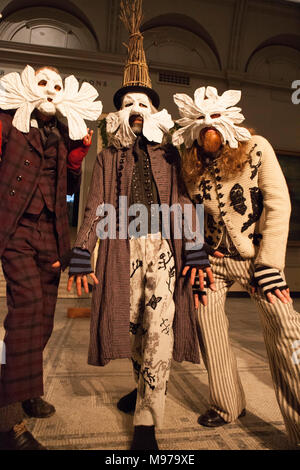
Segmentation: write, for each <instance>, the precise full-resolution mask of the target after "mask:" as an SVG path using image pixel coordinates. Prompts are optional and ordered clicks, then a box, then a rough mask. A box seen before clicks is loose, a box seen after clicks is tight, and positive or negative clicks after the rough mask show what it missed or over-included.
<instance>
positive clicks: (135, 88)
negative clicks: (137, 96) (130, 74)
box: [114, 85, 160, 110]
mask: <svg viewBox="0 0 300 470" xmlns="http://www.w3.org/2000/svg"><path fill="white" fill-rule="evenodd" d="M127 93H145V95H147V96H148V98H150V100H151V102H152V104H153V106H154V107H155V108H159V103H160V99H159V96H158V94H157V93H156V91H154V90H153V89H152V88H149V87H147V86H142V85H129V86H123V87H122V88H120V89H119V90H118V91H117V92H116V93H115V96H114V105H115V107H116V108H117V110H119V109H121V107H122V99H123V97H124V96H125V95H126V94H127Z"/></svg>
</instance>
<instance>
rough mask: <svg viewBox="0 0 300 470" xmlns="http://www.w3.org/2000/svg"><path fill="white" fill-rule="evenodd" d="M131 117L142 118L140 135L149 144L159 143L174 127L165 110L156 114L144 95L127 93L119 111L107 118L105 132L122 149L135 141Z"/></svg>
mask: <svg viewBox="0 0 300 470" xmlns="http://www.w3.org/2000/svg"><path fill="white" fill-rule="evenodd" d="M133 115H139V116H141V117H142V118H143V129H142V133H143V135H144V136H145V137H146V139H147V140H149V142H156V143H161V142H162V140H163V136H164V134H165V133H166V132H168V131H169V129H171V128H172V127H173V126H174V122H173V121H172V118H171V116H170V114H169V113H168V112H167V110H166V109H164V110H162V111H160V112H159V113H156V112H155V110H154V108H153V106H152V105H151V102H150V100H149V98H148V96H147V95H146V94H145V93H127V94H126V95H125V96H124V98H123V103H122V108H121V110H120V111H117V112H115V113H110V114H109V115H108V116H107V118H106V122H107V132H108V133H109V134H114V133H115V137H116V138H117V139H118V140H119V142H120V143H121V145H122V146H123V147H130V146H131V145H132V144H133V143H134V142H135V139H136V137H137V136H136V134H135V133H134V132H133V130H132V128H131V126H130V124H129V120H130V117H131V116H133Z"/></svg>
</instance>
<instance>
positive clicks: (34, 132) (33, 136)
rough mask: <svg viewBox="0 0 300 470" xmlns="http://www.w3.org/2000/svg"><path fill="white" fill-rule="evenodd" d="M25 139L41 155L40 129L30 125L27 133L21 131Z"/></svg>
mask: <svg viewBox="0 0 300 470" xmlns="http://www.w3.org/2000/svg"><path fill="white" fill-rule="evenodd" d="M23 135H24V137H25V139H26V140H27V141H28V142H29V145H30V146H31V147H33V148H34V149H35V150H36V151H37V152H38V153H39V154H40V156H41V157H42V156H43V153H44V151H43V146H42V140H41V135H40V131H39V130H38V129H37V128H36V127H31V128H30V131H29V132H28V134H25V133H23Z"/></svg>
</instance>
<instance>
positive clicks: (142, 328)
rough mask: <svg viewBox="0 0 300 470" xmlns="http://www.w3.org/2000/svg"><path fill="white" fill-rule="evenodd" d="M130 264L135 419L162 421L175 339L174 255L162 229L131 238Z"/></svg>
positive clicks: (137, 422) (147, 422) (136, 422)
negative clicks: (135, 399) (135, 400)
mask: <svg viewBox="0 0 300 470" xmlns="http://www.w3.org/2000/svg"><path fill="white" fill-rule="evenodd" d="M157 237H159V238H157ZM130 264H131V273H130V274H131V275H130V340H131V354H132V363H133V373H134V378H135V381H136V383H137V402H136V409H135V414H134V419H133V424H134V426H140V425H143V426H152V425H155V426H157V427H160V426H161V424H162V421H163V417H164V408H165V401H166V395H167V385H168V380H169V375H170V368H171V362H172V353H173V344H174V337H173V319H174V314H175V304H174V300H173V295H174V288H175V281H176V273H175V265H174V257H173V254H172V252H171V249H170V246H169V243H168V242H167V240H164V239H162V237H161V234H157V235H150V234H149V235H148V237H142V238H138V239H131V240H130Z"/></svg>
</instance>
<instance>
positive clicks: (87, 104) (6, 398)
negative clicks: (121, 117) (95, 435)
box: [0, 65, 102, 450]
mask: <svg viewBox="0 0 300 470" xmlns="http://www.w3.org/2000/svg"><path fill="white" fill-rule="evenodd" d="M97 96H98V93H97V91H96V90H95V88H94V87H92V86H91V85H90V84H88V83H84V84H83V85H82V87H81V89H80V90H79V83H78V81H77V79H76V78H75V77H74V76H70V77H68V78H66V80H65V84H63V80H62V78H61V76H60V74H59V72H58V71H57V69H55V68H53V67H41V68H39V69H38V70H37V71H35V70H34V69H33V68H32V67H31V66H29V65H28V66H27V67H26V68H25V69H24V70H23V72H22V73H21V75H20V74H18V73H10V74H7V75H5V76H4V77H3V78H2V79H1V81H0V108H1V111H0V124H1V128H2V129H1V130H2V132H1V164H0V182H1V184H0V250H1V251H0V256H1V261H2V268H3V273H4V276H5V280H6V283H7V306H8V314H7V316H6V319H5V321H4V328H5V338H4V344H5V350H6V358H5V363H4V364H2V366H1V381H0V448H1V449H7V450H38V449H44V447H43V446H42V445H41V444H40V443H39V442H38V441H37V440H36V439H35V438H34V437H33V436H32V434H31V433H30V432H29V431H28V430H27V429H26V427H25V424H24V423H23V413H24V411H25V412H26V414H27V415H28V416H30V417H36V418H45V417H49V416H51V415H52V414H53V413H54V412H55V408H54V406H53V405H51V404H49V403H47V402H45V401H44V400H43V399H42V398H41V396H42V395H43V393H44V391H43V350H44V348H45V346H46V344H47V342H48V340H49V338H50V336H51V332H52V329H53V319H54V311H55V305H56V300H57V290H58V284H59V280H60V274H61V269H63V270H64V269H65V268H66V266H67V265H68V261H69V257H70V239H69V221H68V211H67V201H66V196H67V194H73V193H74V192H76V191H78V190H79V188H80V180H81V163H82V160H83V158H84V157H85V155H86V154H87V152H88V149H89V146H90V144H91V139H92V131H91V132H89V130H88V129H87V126H86V124H85V122H84V119H88V120H96V119H97V118H98V117H99V115H100V114H101V110H102V104H101V102H100V101H96V102H95V101H94V100H95V99H96V98H97ZM10 110H11V111H10ZM57 114H60V115H62V116H64V117H65V118H66V119H67V121H68V127H66V126H65V125H64V124H63V123H62V122H60V121H59V120H58V119H57V117H56V116H57Z"/></svg>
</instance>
